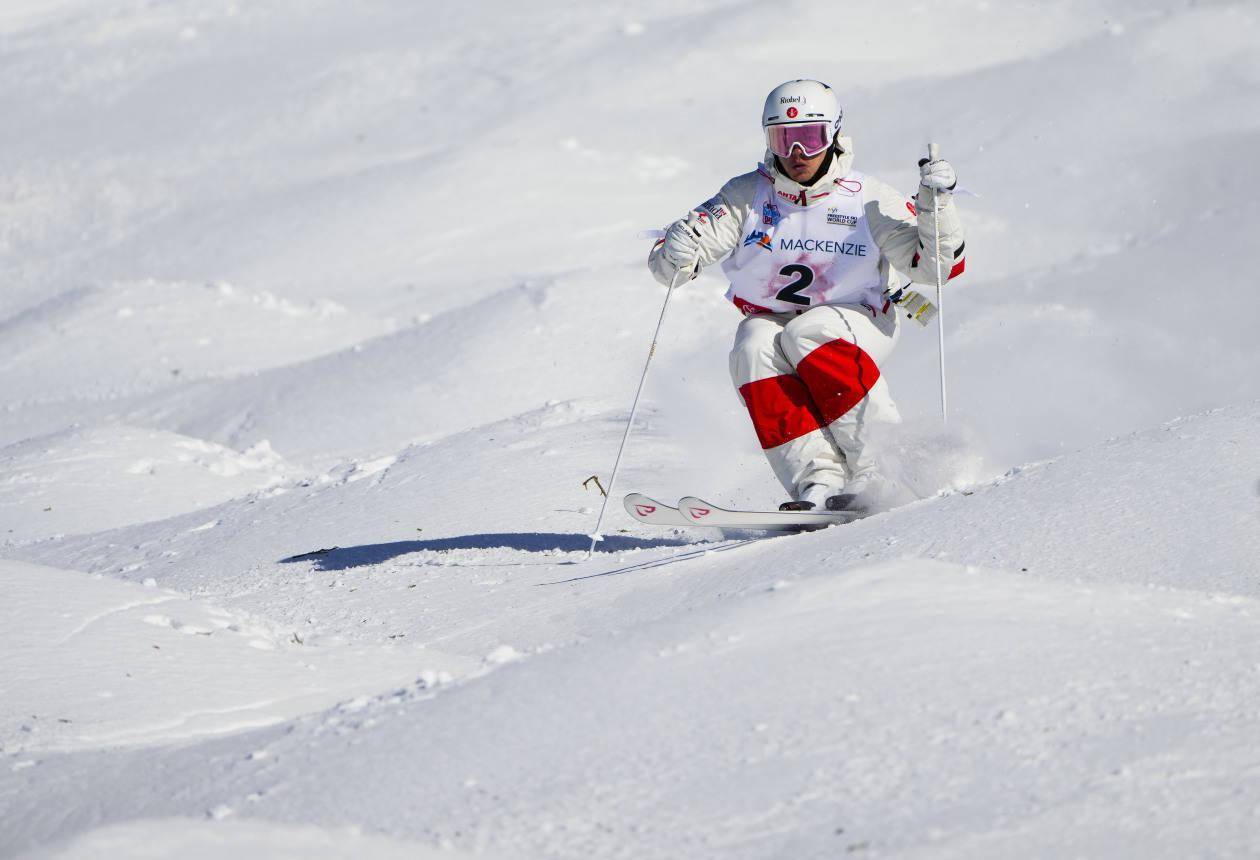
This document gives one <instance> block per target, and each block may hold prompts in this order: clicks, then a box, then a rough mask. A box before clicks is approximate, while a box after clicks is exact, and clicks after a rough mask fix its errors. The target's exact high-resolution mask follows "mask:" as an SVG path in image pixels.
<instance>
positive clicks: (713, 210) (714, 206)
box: [700, 197, 726, 221]
mask: <svg viewBox="0 0 1260 860" xmlns="http://www.w3.org/2000/svg"><path fill="white" fill-rule="evenodd" d="M700 207H701V208H702V209H705V210H707V211H708V212H709V214H710V215H712V216H713V220H714V221H721V220H722V219H723V218H725V217H726V207H725V206H723V205H722V204H721V202H720V201H719V200H718V198H716V197H714V198H713V199H712V200H706V201H704V202H703V203H701V204H700Z"/></svg>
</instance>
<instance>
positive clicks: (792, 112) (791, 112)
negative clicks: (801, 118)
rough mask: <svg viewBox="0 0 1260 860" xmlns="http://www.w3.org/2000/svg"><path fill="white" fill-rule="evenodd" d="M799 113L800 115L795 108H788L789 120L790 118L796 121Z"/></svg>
mask: <svg viewBox="0 0 1260 860" xmlns="http://www.w3.org/2000/svg"><path fill="white" fill-rule="evenodd" d="M798 113H800V111H798V110H797V109H796V108H794V107H790V108H788V109H787V118H788V119H796V115H797V114H798Z"/></svg>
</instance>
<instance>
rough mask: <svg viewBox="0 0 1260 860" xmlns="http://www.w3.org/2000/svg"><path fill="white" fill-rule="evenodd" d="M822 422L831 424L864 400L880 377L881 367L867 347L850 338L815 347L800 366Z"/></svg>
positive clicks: (800, 373)
mask: <svg viewBox="0 0 1260 860" xmlns="http://www.w3.org/2000/svg"><path fill="white" fill-rule="evenodd" d="M796 373H797V375H798V376H799V377H800V378H801V380H802V381H803V382H804V383H805V386H806V387H807V389H808V391H809V396H810V397H811V398H812V399H813V402H814V404H815V405H816V406H817V408H818V411H819V413H821V415H822V423H823V424H830V423H831V422H832V421H835V420H836V419H837V418H839V417H840V416H842V415H844V414H845V413H846V412H848V411H849V410H850V409H852V408H853V407H854V406H857V405H858V403H860V402H861V401H862V398H863V397H865V396H866V394H867V392H869V391H870V390H871V387H872V386H873V385H875V382H876V380H878V379H879V368H878V367H877V366H876V365H875V361H874V359H872V358H871V357H870V356H869V355H867V354H866V351H865V350H863V349H862V348H861V347H859V346H857V345H856V344H852V343H849V342H848V341H847V340H833V341H829V342H827V343H824V344H822V345H821V346H819V347H816V348H815V349H813V350H812V351H811V352H810V353H809V355H807V356H805V358H803V359H802V360H801V362H800V363H799V364H798V365H797V366H796Z"/></svg>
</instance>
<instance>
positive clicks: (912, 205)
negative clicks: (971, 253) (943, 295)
mask: <svg viewBox="0 0 1260 860" xmlns="http://www.w3.org/2000/svg"><path fill="white" fill-rule="evenodd" d="M867 182H868V183H869V184H870V185H871V186H872V188H871V190H872V192H873V193H871V194H868V196H867V201H866V204H865V210H866V219H867V222H868V223H869V224H870V225H871V234H872V235H873V236H874V237H875V244H877V245H878V246H879V250H880V253H882V254H883V255H884V256H885V257H886V258H887V259H888V262H889V263H891V264H892V267H893V268H894V269H896V270H897V271H899V272H901V273H902V274H904V275H906V276H907V277H909V278H910V279H911V280H912V281H917V282H918V283H920V284H935V283H936V263H937V260H938V259H939V260H940V266H941V268H940V271H941V279H942V280H945V281H947V280H949V279H950V278H955V277H957V276H958V275H961V274H962V272H963V267H964V264H965V262H966V258H965V257H964V255H963V252H964V250H965V249H966V243H965V242H964V241H963V227H962V221H961V220H959V218H958V210H957V208H956V207H955V205H954V195H952V194H942V195H940V205H941V211H940V212H939V213H937V212H936V211H935V209H936V194H935V192H934V191H932V189H930V188H924V187H922V186H920V188H919V193H918V195H917V196H916V198H915V199H914V201H913V202H911V201H909V200H907V199H906V198H905V197H903V196H901V194H900V193H899V192H898V191H897V190H896V189H895V188H893V187H892V186H890V185H887V184H885V183H883V182H880V181H879V180H877V179H874V178H872V177H869V176H868V177H867ZM937 218H939V219H940V221H939V223H940V231H941V232H940V235H941V240H940V247H939V248H938V247H937V246H936V243H935V239H934V237H933V227H934V223H935V221H936V219H937Z"/></svg>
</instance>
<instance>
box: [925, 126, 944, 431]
mask: <svg viewBox="0 0 1260 860" xmlns="http://www.w3.org/2000/svg"><path fill="white" fill-rule="evenodd" d="M940 153H941V148H940V147H939V146H937V145H936V144H935V143H929V144H928V163H929V164H930V163H931V162H933V161H936V159H937V157H938V156H939V155H940ZM940 194H941V193H940V191H939V190H936V191H934V192H933V194H932V201H933V210H932V250H933V252H934V253H935V254H936V334H937V340H938V342H939V348H940V356H941V423H942V424H948V423H949V410H948V408H947V401H946V399H945V305H944V304H943V303H942V301H941V294H942V292H943V288H944V281H943V280H942V278H941V196H940Z"/></svg>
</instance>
